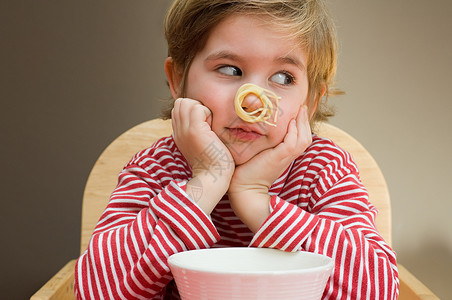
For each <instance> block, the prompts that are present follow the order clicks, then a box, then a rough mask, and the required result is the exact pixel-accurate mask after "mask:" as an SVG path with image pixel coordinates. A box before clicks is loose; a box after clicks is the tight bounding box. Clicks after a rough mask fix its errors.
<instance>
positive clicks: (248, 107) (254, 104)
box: [242, 93, 263, 115]
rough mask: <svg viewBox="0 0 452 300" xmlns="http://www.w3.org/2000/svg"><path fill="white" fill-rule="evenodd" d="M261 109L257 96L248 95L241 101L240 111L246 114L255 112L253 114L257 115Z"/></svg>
mask: <svg viewBox="0 0 452 300" xmlns="http://www.w3.org/2000/svg"><path fill="white" fill-rule="evenodd" d="M261 108H263V106H262V101H261V100H260V99H259V97H258V96H257V95H255V94H253V93H249V94H248V95H246V96H245V98H244V99H243V102H242V109H243V110H244V111H246V112H247V113H251V112H255V114H259V112H260V110H259V109H261ZM253 115H254V114H253Z"/></svg>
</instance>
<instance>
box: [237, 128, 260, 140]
mask: <svg viewBox="0 0 452 300" xmlns="http://www.w3.org/2000/svg"><path fill="white" fill-rule="evenodd" d="M228 131H229V134H230V136H231V138H232V139H233V140H240V141H244V142H251V141H254V140H257V139H258V138H260V137H262V136H263V135H262V134H260V133H258V132H256V131H252V130H246V129H243V128H229V129H228Z"/></svg>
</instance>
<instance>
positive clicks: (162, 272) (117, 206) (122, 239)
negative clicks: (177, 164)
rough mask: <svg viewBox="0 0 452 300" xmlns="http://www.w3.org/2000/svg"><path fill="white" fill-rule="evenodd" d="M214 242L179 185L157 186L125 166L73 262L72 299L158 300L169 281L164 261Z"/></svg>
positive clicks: (212, 230) (176, 182) (141, 172)
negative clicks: (173, 255) (74, 268)
mask: <svg viewBox="0 0 452 300" xmlns="http://www.w3.org/2000/svg"><path fill="white" fill-rule="evenodd" d="M218 239H219V235H218V233H217V231H216V229H215V227H214V225H213V224H212V222H211V220H210V219H209V217H208V216H207V215H206V214H205V213H204V212H203V211H202V210H201V209H200V208H199V207H198V206H197V205H196V204H194V203H193V202H192V201H191V200H190V198H189V196H188V195H187V194H186V193H185V182H184V181H179V180H172V181H170V182H169V184H168V185H166V186H164V187H163V188H162V187H160V185H159V183H158V182H157V181H156V180H155V178H153V176H152V175H151V174H150V173H149V172H148V171H147V170H145V169H143V168H142V167H141V166H138V165H129V166H128V167H127V168H125V169H124V171H123V172H122V173H121V174H120V176H119V184H118V186H117V187H116V189H115V190H114V192H113V193H112V196H111V199H110V202H109V204H108V206H107V208H106V210H105V211H104V213H103V215H102V216H101V218H100V220H99V222H98V224H97V226H96V228H95V231H94V233H93V236H92V238H91V241H90V243H89V246H88V249H87V250H86V251H85V252H84V253H83V255H81V257H80V258H79V259H78V261H77V265H76V270H75V271H76V272H75V291H76V295H77V298H78V299H156V298H157V299H159V298H161V297H162V294H163V293H164V289H165V286H166V285H167V284H168V283H169V282H170V281H171V280H172V276H171V273H170V270H169V267H168V264H167V258H168V257H169V256H170V255H172V254H174V253H177V252H181V251H186V250H191V249H198V248H208V247H211V246H212V245H213V244H214V243H216V241H217V240H218Z"/></svg>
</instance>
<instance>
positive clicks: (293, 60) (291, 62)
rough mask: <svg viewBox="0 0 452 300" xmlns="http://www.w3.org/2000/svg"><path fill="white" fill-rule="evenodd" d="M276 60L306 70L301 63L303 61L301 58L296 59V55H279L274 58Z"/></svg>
mask: <svg viewBox="0 0 452 300" xmlns="http://www.w3.org/2000/svg"><path fill="white" fill-rule="evenodd" d="M276 61H277V62H279V63H281V64H288V65H294V66H296V67H297V68H299V69H300V70H302V71H304V70H306V67H305V65H304V64H303V62H302V61H301V60H299V59H297V58H296V57H293V56H281V57H278V58H277V59H276Z"/></svg>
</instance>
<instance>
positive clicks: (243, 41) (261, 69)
mask: <svg viewBox="0 0 452 300" xmlns="http://www.w3.org/2000/svg"><path fill="white" fill-rule="evenodd" d="M306 63H307V56H306V53H305V52H304V50H303V49H302V48H301V47H300V46H299V45H298V44H297V43H296V42H295V41H293V40H291V39H288V38H287V36H286V35H285V34H283V33H282V32H281V31H276V30H274V29H273V28H272V26H271V25H269V24H268V23H265V22H263V21H262V19H259V18H258V17H256V16H252V15H251V16H250V15H247V16H244V15H236V16H230V17H228V18H226V19H225V20H223V21H222V22H220V23H219V24H218V25H217V26H216V27H214V28H213V30H212V31H211V33H210V35H209V38H208V40H207V43H206V45H205V47H204V48H203V49H202V50H201V51H200V52H198V53H197V55H196V56H195V58H194V59H193V62H192V65H191V67H190V69H189V72H188V76H187V82H186V91H185V92H186V97H188V98H192V99H195V100H198V101H200V102H201V103H203V104H204V105H205V106H206V107H208V108H209V109H210V110H211V111H212V130H213V131H214V132H215V133H216V134H217V135H218V137H219V138H220V140H221V141H222V142H223V143H224V144H225V145H226V146H227V147H228V149H229V150H230V152H231V154H232V156H233V158H234V160H235V163H236V164H237V165H240V164H243V163H245V162H246V161H248V160H249V159H250V158H252V157H253V156H255V155H256V154H258V153H259V152H261V151H263V150H265V149H269V148H272V147H275V146H276V145H277V144H279V143H280V142H281V141H282V140H283V139H284V136H285V135H286V132H287V128H288V124H289V122H290V120H292V119H294V118H295V117H296V116H297V114H298V111H299V109H300V107H301V105H302V104H304V103H305V102H306V99H307V95H308V77H307V71H306ZM244 83H254V84H256V85H258V86H260V87H263V88H265V89H269V90H271V91H273V92H274V93H276V94H277V95H278V96H279V97H281V100H280V101H279V113H278V120H277V126H276V127H273V126H270V125H267V124H265V123H263V122H260V123H247V122H245V121H243V120H241V119H240V118H239V117H238V116H237V114H236V113H235V109H234V97H235V94H236V92H237V89H238V88H239V87H240V86H241V85H243V84H244ZM206 147H207V145H206Z"/></svg>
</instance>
